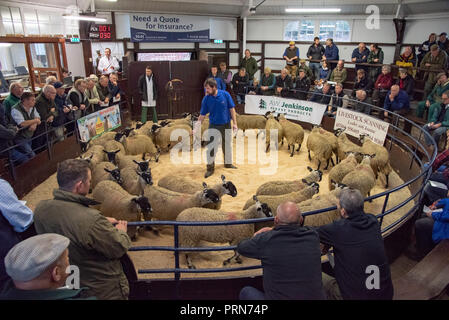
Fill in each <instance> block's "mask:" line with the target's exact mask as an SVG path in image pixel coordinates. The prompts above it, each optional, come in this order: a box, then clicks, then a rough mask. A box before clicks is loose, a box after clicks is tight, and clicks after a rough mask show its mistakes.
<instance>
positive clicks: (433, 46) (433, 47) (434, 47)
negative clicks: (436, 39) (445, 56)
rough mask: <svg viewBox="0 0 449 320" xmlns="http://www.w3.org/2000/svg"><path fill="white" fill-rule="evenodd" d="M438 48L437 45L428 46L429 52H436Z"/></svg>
mask: <svg viewBox="0 0 449 320" xmlns="http://www.w3.org/2000/svg"><path fill="white" fill-rule="evenodd" d="M439 48H440V47H438V45H437V44H432V45H431V46H430V51H435V50H438V49H439Z"/></svg>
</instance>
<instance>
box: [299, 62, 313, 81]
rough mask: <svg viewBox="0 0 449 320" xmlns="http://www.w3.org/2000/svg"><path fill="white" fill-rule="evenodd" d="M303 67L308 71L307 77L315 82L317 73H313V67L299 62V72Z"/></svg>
mask: <svg viewBox="0 0 449 320" xmlns="http://www.w3.org/2000/svg"><path fill="white" fill-rule="evenodd" d="M301 69H303V70H304V72H305V73H306V77H307V78H309V79H310V82H313V81H314V80H315V75H314V74H313V72H312V69H310V68H309V67H308V66H306V65H301V64H299V67H298V74H299V70H301Z"/></svg>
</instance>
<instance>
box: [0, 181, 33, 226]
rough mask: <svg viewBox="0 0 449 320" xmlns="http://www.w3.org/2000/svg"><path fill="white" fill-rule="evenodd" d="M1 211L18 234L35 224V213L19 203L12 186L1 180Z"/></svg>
mask: <svg viewBox="0 0 449 320" xmlns="http://www.w3.org/2000/svg"><path fill="white" fill-rule="evenodd" d="M0 190H2V191H1V192H0V211H1V212H2V214H3V216H4V217H5V219H6V220H8V222H9V223H10V224H11V226H12V227H13V228H14V231H16V232H19V233H20V232H24V231H25V230H26V229H27V228H28V227H29V226H30V225H31V223H33V212H32V211H31V209H30V208H28V207H27V206H26V205H24V204H23V203H22V202H20V201H19V199H18V198H17V196H16V194H15V193H14V190H13V189H12V187H11V185H10V184H9V183H8V182H7V181H6V180H3V179H0Z"/></svg>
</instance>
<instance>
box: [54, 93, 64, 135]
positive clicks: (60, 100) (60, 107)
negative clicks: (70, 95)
mask: <svg viewBox="0 0 449 320" xmlns="http://www.w3.org/2000/svg"><path fill="white" fill-rule="evenodd" d="M66 99H67V95H66V94H65V93H64V95H63V96H62V97H60V96H59V95H56V97H55V104H56V111H57V112H58V115H57V116H56V117H55V119H54V120H53V122H52V123H51V124H52V126H53V127H59V126H62V125H63V124H64V123H66V122H67V120H68V118H67V115H66V114H65V113H64V106H66V105H67V104H66V103H65V101H66Z"/></svg>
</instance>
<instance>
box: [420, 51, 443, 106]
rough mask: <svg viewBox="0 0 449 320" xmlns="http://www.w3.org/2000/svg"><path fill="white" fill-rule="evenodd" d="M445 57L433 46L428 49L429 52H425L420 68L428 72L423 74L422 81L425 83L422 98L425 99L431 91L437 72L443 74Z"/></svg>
mask: <svg viewBox="0 0 449 320" xmlns="http://www.w3.org/2000/svg"><path fill="white" fill-rule="evenodd" d="M446 62H447V57H446V53H445V52H444V51H442V50H440V48H439V47H438V45H436V44H434V45H432V46H431V47H430V52H427V53H426V55H425V56H424V58H423V59H422V61H421V68H426V69H428V70H430V72H426V73H425V74H424V80H426V83H425V85H424V97H427V96H428V95H429V93H430V92H431V91H432V89H433V87H434V86H435V83H436V82H437V80H438V79H437V78H436V76H437V74H438V73H439V72H444V70H445V68H446Z"/></svg>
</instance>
